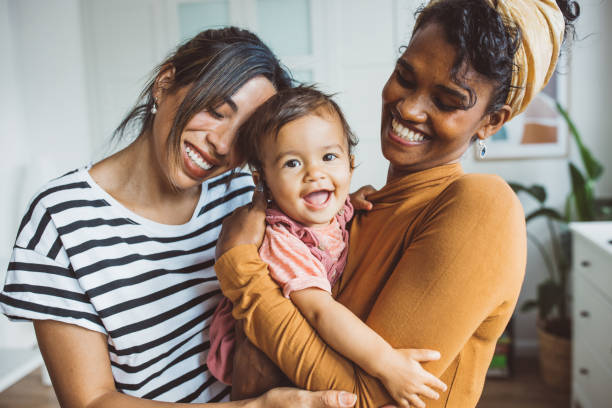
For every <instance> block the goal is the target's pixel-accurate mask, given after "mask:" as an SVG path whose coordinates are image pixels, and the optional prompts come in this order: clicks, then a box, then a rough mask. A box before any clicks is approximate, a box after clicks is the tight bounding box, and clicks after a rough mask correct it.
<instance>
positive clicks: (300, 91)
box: [236, 85, 357, 172]
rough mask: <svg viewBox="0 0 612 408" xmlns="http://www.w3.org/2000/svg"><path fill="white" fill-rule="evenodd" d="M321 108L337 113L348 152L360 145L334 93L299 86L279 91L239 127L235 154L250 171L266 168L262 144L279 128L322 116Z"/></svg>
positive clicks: (333, 113)
mask: <svg viewBox="0 0 612 408" xmlns="http://www.w3.org/2000/svg"><path fill="white" fill-rule="evenodd" d="M321 110H324V111H325V112H327V113H330V114H332V115H335V116H337V117H338V120H340V123H341V124H342V130H343V132H344V136H345V137H346V142H347V145H348V149H349V151H348V153H349V155H350V154H352V153H353V150H354V147H355V146H356V145H357V137H356V136H355V135H354V134H353V132H352V130H351V128H350V127H349V125H348V123H347V122H346V119H345V118H344V115H343V114H342V110H340V107H339V106H338V104H337V103H336V102H334V101H333V100H332V96H331V95H327V94H325V93H323V92H321V91H319V90H318V89H316V88H315V87H314V86H305V85H301V86H297V87H295V88H290V89H285V90H282V91H279V92H278V93H277V94H276V95H274V96H272V97H271V98H270V99H268V100H267V101H266V102H264V103H263V104H262V105H261V106H259V107H258V108H257V110H256V111H255V113H253V115H251V117H250V118H249V119H247V121H246V122H245V123H244V124H243V125H242V126H241V127H240V129H239V130H238V135H237V137H236V153H237V155H238V157H239V158H240V159H241V160H242V162H243V163H246V164H248V165H249V166H250V167H251V170H256V171H259V172H261V171H262V169H263V163H262V158H263V146H264V143H263V142H264V140H265V139H266V138H268V137H277V136H278V132H279V131H280V129H281V128H282V127H283V126H284V125H286V124H287V123H289V122H292V121H294V120H297V119H299V118H302V117H304V116H307V115H312V114H315V115H320V112H321Z"/></svg>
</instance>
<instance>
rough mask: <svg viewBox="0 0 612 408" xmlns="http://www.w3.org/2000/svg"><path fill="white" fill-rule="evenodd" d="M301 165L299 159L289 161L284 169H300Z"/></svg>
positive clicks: (284, 165)
mask: <svg viewBox="0 0 612 408" xmlns="http://www.w3.org/2000/svg"><path fill="white" fill-rule="evenodd" d="M299 165H300V161H299V160H297V159H291V160H287V161H286V162H285V164H283V167H291V168H293V167H298V166H299Z"/></svg>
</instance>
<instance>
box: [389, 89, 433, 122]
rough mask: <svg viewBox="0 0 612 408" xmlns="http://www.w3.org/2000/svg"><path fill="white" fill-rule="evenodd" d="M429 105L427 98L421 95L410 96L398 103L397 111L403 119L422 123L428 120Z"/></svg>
mask: <svg viewBox="0 0 612 408" xmlns="http://www.w3.org/2000/svg"><path fill="white" fill-rule="evenodd" d="M426 107H427V103H426V102H425V97H424V96H423V95H420V94H416V95H410V96H407V97H405V98H402V99H400V100H399V101H398V102H397V105H396V109H397V111H398V113H399V114H400V116H401V117H402V119H404V120H407V121H410V122H415V123H421V122H425V121H426V120H427V109H426Z"/></svg>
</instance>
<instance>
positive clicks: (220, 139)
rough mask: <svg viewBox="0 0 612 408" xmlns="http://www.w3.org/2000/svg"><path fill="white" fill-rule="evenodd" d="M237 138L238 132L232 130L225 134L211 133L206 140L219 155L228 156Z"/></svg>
mask: <svg viewBox="0 0 612 408" xmlns="http://www.w3.org/2000/svg"><path fill="white" fill-rule="evenodd" d="M235 137H236V132H235V131H234V130H230V131H225V132H213V133H209V134H208V135H207V137H206V140H207V141H208V143H209V144H211V145H212V146H213V148H214V150H215V153H216V154H217V155H219V156H226V155H228V154H229V153H230V151H231V148H232V143H233V141H234V138H235Z"/></svg>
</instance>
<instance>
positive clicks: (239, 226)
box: [215, 192, 266, 259]
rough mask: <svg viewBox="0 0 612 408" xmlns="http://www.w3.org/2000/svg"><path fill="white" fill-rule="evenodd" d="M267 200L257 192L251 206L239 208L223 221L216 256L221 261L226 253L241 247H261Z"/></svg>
mask: <svg viewBox="0 0 612 408" xmlns="http://www.w3.org/2000/svg"><path fill="white" fill-rule="evenodd" d="M265 210H266V200H265V198H264V197H263V193H261V192H255V193H254V194H253V200H252V201H251V203H250V204H247V205H244V206H242V207H239V208H237V209H236V210H234V212H233V213H232V214H231V215H230V216H228V217H227V218H226V219H225V220H224V221H223V228H222V229H221V233H220V234H219V238H218V240H217V248H216V252H215V256H216V258H217V259H219V258H220V257H221V256H222V255H223V254H224V253H225V252H226V251H229V250H230V249H232V248H234V247H236V246H239V245H246V244H249V245H255V246H257V247H259V246H260V245H261V241H262V240H263V236H264V233H265V231H266V212H265Z"/></svg>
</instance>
